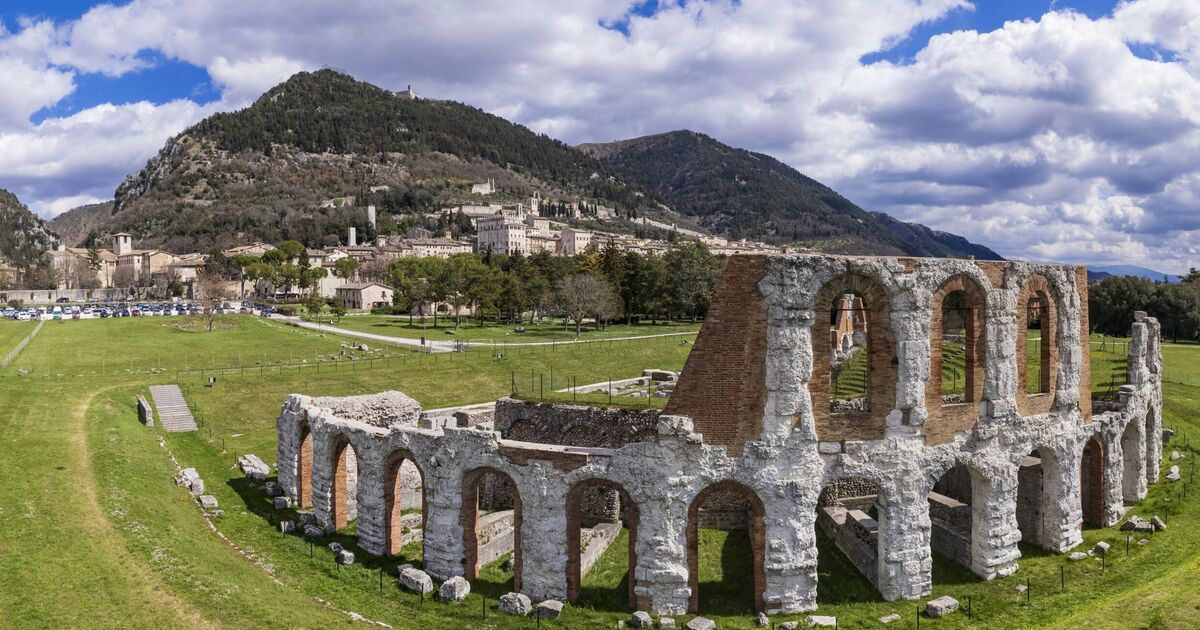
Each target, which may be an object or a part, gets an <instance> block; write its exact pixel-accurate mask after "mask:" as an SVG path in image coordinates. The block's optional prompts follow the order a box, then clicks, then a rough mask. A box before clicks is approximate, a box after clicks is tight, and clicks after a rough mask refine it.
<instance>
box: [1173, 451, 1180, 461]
mask: <svg viewBox="0 0 1200 630" xmlns="http://www.w3.org/2000/svg"><path fill="white" fill-rule="evenodd" d="M1181 459H1183V454H1182V453H1180V452H1179V451H1171V461H1173V462H1177V461H1179V460H1181Z"/></svg>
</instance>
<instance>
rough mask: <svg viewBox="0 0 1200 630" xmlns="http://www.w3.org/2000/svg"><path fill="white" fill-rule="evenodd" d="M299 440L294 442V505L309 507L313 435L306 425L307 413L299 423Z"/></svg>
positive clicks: (310, 503) (310, 505)
mask: <svg viewBox="0 0 1200 630" xmlns="http://www.w3.org/2000/svg"><path fill="white" fill-rule="evenodd" d="M299 436H300V437H299V440H297V442H296V505H298V506H299V507H300V508H301V509H303V508H310V507H312V504H313V498H312V468H313V466H312V464H313V436H312V429H310V428H309V426H308V414H307V412H306V413H305V419H304V420H303V421H302V422H301V423H300V431H299Z"/></svg>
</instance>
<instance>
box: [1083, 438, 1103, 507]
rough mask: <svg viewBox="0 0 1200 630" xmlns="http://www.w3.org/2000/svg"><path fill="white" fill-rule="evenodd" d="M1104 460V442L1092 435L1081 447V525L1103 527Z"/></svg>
mask: <svg viewBox="0 0 1200 630" xmlns="http://www.w3.org/2000/svg"><path fill="white" fill-rule="evenodd" d="M1104 458H1105V453H1104V442H1103V441H1101V439H1100V436H1098V435H1093V436H1092V437H1091V439H1089V440H1088V441H1087V444H1086V445H1085V446H1084V447H1083V461H1082V462H1081V464H1080V475H1079V477H1080V478H1079V494H1080V502H1081V504H1082V508H1083V523H1084V524H1085V525H1088V526H1090V527H1104Z"/></svg>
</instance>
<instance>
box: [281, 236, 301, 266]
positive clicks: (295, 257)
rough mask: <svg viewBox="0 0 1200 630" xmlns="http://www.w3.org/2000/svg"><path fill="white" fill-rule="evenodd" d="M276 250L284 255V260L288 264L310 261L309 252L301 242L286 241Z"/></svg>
mask: <svg viewBox="0 0 1200 630" xmlns="http://www.w3.org/2000/svg"><path fill="white" fill-rule="evenodd" d="M275 249H276V251H278V252H280V253H281V254H283V258H284V260H285V261H287V262H295V263H297V264H299V263H300V261H302V260H303V261H307V260H308V256H307V255H306V252H307V251H308V250H306V249H305V248H304V245H303V244H302V243H300V242H299V241H284V242H282V243H280V244H279V246H278V247H276V248H275Z"/></svg>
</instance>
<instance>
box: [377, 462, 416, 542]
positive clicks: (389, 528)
mask: <svg viewBox="0 0 1200 630" xmlns="http://www.w3.org/2000/svg"><path fill="white" fill-rule="evenodd" d="M424 478H425V477H424V474H423V473H422V472H421V469H420V468H419V467H418V466H417V465H416V462H415V461H414V460H413V457H412V454H411V453H409V452H407V451H397V452H395V453H392V454H391V455H390V456H389V457H388V460H387V469H386V470H385V473H384V481H383V484H384V485H383V491H384V497H383V498H384V519H385V530H386V532H385V541H386V545H387V552H386V553H387V554H388V555H396V554H399V553H401V552H402V551H403V549H404V547H405V546H406V545H409V544H410V543H414V542H417V541H421V540H423V538H424V533H425V482H424Z"/></svg>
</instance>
